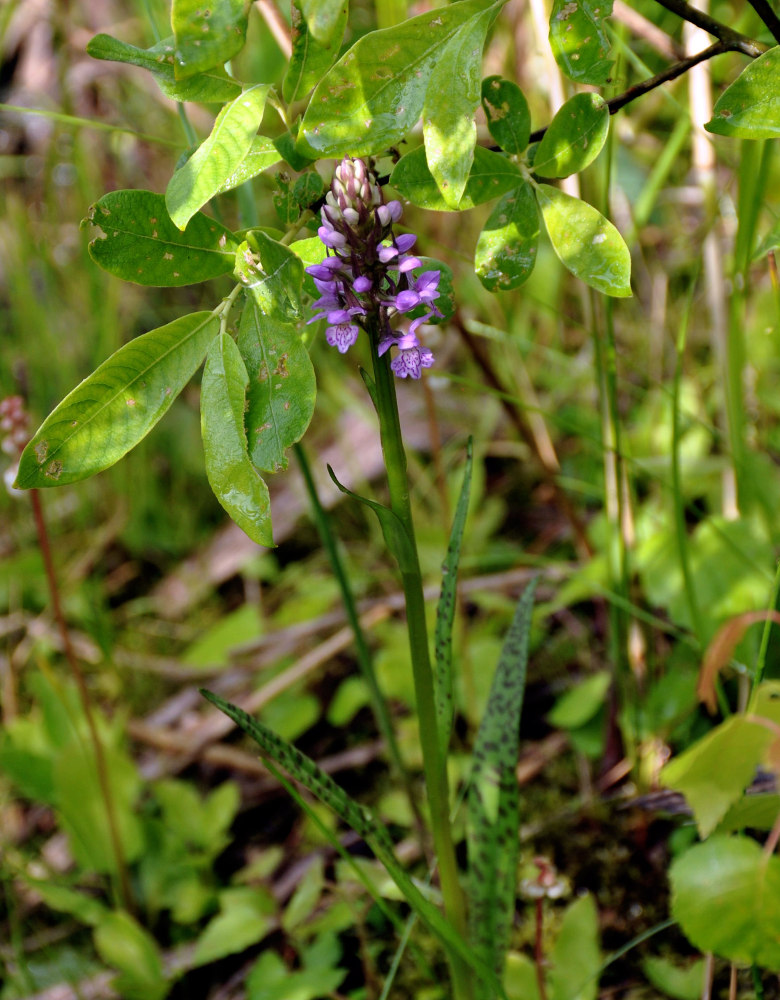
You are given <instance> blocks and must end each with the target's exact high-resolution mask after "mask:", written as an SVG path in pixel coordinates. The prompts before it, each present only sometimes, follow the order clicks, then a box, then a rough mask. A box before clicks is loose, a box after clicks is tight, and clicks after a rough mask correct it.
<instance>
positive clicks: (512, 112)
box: [482, 76, 531, 153]
mask: <svg viewBox="0 0 780 1000" xmlns="http://www.w3.org/2000/svg"><path fill="white" fill-rule="evenodd" d="M482 107H483V109H484V111H485V117H486V118H487V126H488V131H489V132H490V134H491V135H492V136H493V138H494V139H495V140H496V142H497V143H498V144H499V146H500V147H501V148H502V149H503V150H504V151H505V152H507V153H522V152H523V150H524V149H525V148H526V146H527V145H528V138H529V136H530V135H531V112H530V111H529V109H528V101H526V99H525V95H524V94H523V92H522V90H521V89H520V88H519V87H518V86H517V84H516V83H512V81H511V80H504V79H502V78H501V77H500V76H488V77H486V78H485V79H484V80H483V81H482Z"/></svg>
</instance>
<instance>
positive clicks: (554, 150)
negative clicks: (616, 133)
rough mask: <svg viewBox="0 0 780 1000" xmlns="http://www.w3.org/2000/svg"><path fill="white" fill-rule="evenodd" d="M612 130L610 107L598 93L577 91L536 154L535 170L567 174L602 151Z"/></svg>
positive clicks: (591, 160) (582, 168) (551, 123)
mask: <svg viewBox="0 0 780 1000" xmlns="http://www.w3.org/2000/svg"><path fill="white" fill-rule="evenodd" d="M608 132H609V108H608V107H607V103H606V101H605V100H604V99H603V98H602V97H600V96H599V95H598V94H576V95H575V96H574V97H572V98H571V99H570V100H568V101H566V103H565V104H564V105H563V106H562V107H560V108H559V109H558V112H557V114H556V115H555V117H554V118H553V120H552V121H551V122H550V126H549V128H548V129H547V131H546V132H545V133H544V136H543V137H542V141H541V142H540V143H539V145H538V147H537V149H536V155H535V156H534V168H533V169H534V173H535V174H539V175H540V176H541V177H568V176H569V174H576V173H578V172H579V171H580V170H584V169H585V167H587V166H588V164H589V163H592V162H593V161H594V160H595V159H596V157H597V156H598V155H599V153H600V152H601V150H602V148H603V146H604V143H605V142H606V140H607V133H608Z"/></svg>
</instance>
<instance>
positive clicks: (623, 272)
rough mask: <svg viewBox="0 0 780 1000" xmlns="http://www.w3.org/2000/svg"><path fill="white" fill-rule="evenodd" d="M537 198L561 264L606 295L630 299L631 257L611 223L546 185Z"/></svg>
mask: <svg viewBox="0 0 780 1000" xmlns="http://www.w3.org/2000/svg"><path fill="white" fill-rule="evenodd" d="M536 195H537V198H538V199H539V207H540V208H541V210H542V217H543V218H544V224H545V226H546V227H547V232H548V234H549V237H550V242H551V243H552V245H553V249H554V250H555V252H556V253H557V254H558V257H559V258H560V260H561V263H562V264H563V265H564V266H565V267H567V268H568V269H569V270H570V271H571V273H572V274H574V275H576V277H578V278H581V279H582V281H584V282H585V283H586V284H588V285H590V286H591V287H593V288H595V289H596V290H597V291H599V292H604V294H605V295H614V296H618V297H625V296H628V295H630V294H631V284H630V279H631V254H630V253H629V252H628V247H627V246H626V244H625V242H624V241H623V237H622V236H621V235H620V233H619V232H618V231H617V229H615V227H614V226H613V225H612V223H611V222H609V221H608V220H607V219H605V218H604V216H603V215H602V214H601V213H600V212H598V211H597V210H596V209H595V208H593V206H592V205H588V203H587V202H584V201H580V199H579V198H573V197H572V196H571V195H569V194H565V193H564V192H563V191H560V190H559V189H558V188H554V187H551V186H550V185H549V184H539V185H537V189H536Z"/></svg>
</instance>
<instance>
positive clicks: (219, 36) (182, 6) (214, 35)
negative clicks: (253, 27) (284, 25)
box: [171, 0, 249, 80]
mask: <svg viewBox="0 0 780 1000" xmlns="http://www.w3.org/2000/svg"><path fill="white" fill-rule="evenodd" d="M248 13H249V0H173V6H172V9H171V26H172V28H173V37H174V40H175V45H176V51H175V56H176V77H177V79H179V80H183V79H185V78H186V77H188V76H194V75H195V74H196V73H202V72H203V70H206V69H211V67H212V66H222V65H224V64H225V63H226V62H227V61H228V59H232V58H233V56H234V55H236V53H237V52H240V51H241V49H242V48H243V47H244V42H245V41H246V26H247V16H248Z"/></svg>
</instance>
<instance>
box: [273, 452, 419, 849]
mask: <svg viewBox="0 0 780 1000" xmlns="http://www.w3.org/2000/svg"><path fill="white" fill-rule="evenodd" d="M293 451H294V452H295V457H296V458H297V460H298V466H299V468H300V470H301V475H302V476H303V481H304V483H305V485H306V492H307V494H308V496H309V502H310V504H311V513H312V518H313V519H314V523H315V524H316V526H317V532H318V533H319V536H320V540H321V541H322V544H323V546H324V548H325V551H326V552H327V553H328V559H329V561H330V565H331V569H332V570H333V573H334V575H335V577H336V580H337V581H338V585H339V589H340V590H341V600H342V602H343V604H344V611H345V613H346V616H347V621H348V622H349V627H350V628H351V629H352V634H353V635H354V637H355V649H356V652H357V660H358V665H359V667H360V671H361V673H362V675H363V680H364V681H365V682H366V685H367V687H368V692H369V697H370V699H371V707H372V709H373V711H374V716H375V717H376V722H377V726H378V727H379V731H380V732H381V734H382V737H383V739H384V740H385V743H386V744H387V751H388V753H389V755H390V760H391V763H392V766H393V768H394V770H395V771H396V774H397V776H398V778H400V780H401V781H402V782H403V785H404V788H405V790H406V794H407V797H408V799H409V805H410V807H411V809H412V812H413V814H414V816H415V819H416V820H417V824H418V826H419V828H420V829H421V830H422V829H423V823H422V817H421V815H420V808H419V806H418V804H417V800H416V798H415V795H414V789H413V788H412V783H411V781H410V778H409V773H408V771H407V770H406V768H405V767H404V764H403V760H402V758H401V751H400V750H399V748H398V741H397V740H396V738H395V732H394V731H393V723H392V721H391V719H390V712H389V711H388V708H387V702H386V701H385V699H384V698H383V696H382V692H381V690H380V687H379V683H378V681H377V678H376V672H375V670H374V660H373V657H372V655H371V650H370V649H369V646H368V643H367V642H366V636H365V633H364V632H363V628H362V626H361V624H360V619H359V617H358V613H357V608H356V606H355V596H354V594H353V593H352V587H351V586H350V583H349V576H348V575H347V571H346V568H345V566H344V563H343V561H342V559H341V553H340V552H339V547H338V543H337V541H336V538H335V537H334V535H333V532H332V530H331V526H330V519H329V518H328V515H327V513H326V511H325V509H324V508H323V506H322V504H321V503H320V498H319V495H318V493H317V488H316V486H315V485H314V479H313V477H312V474H311V466H310V464H309V459H308V456H307V455H306V450H305V449H304V448H303V446H302V445H301V444H300V442H299V443H298V444H295V445H293Z"/></svg>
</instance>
